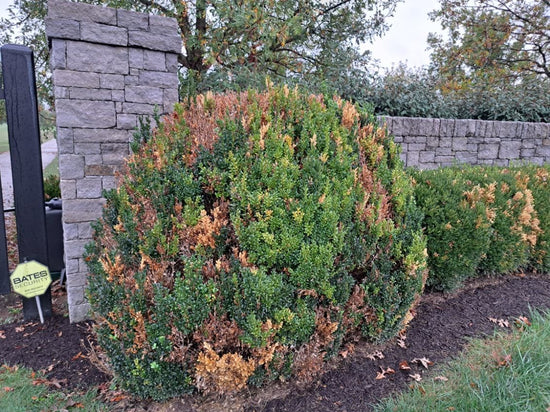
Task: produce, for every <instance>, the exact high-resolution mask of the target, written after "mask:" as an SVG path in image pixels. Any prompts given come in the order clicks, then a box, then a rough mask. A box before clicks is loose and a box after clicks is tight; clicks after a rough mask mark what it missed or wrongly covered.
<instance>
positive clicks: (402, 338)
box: [397, 333, 407, 349]
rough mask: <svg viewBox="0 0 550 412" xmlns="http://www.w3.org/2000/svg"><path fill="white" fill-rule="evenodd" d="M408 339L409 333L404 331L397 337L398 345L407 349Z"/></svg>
mask: <svg viewBox="0 0 550 412" xmlns="http://www.w3.org/2000/svg"><path fill="white" fill-rule="evenodd" d="M406 339H407V335H405V334H404V333H401V334H399V337H398V338H397V346H399V347H400V348H403V349H407V345H406V343H405V340H406Z"/></svg>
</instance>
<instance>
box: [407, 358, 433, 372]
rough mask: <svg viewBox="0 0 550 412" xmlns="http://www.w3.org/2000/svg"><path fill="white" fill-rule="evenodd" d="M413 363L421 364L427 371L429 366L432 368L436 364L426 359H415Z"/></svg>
mask: <svg viewBox="0 0 550 412" xmlns="http://www.w3.org/2000/svg"><path fill="white" fill-rule="evenodd" d="M411 362H412V363H421V364H422V366H424V367H425V368H426V369H428V366H432V365H433V364H434V363H433V362H432V361H431V360H429V359H428V358H426V357H423V358H414V359H413V360H412V361H411Z"/></svg>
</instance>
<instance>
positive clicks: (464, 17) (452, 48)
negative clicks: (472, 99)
mask: <svg viewBox="0 0 550 412" xmlns="http://www.w3.org/2000/svg"><path fill="white" fill-rule="evenodd" d="M440 2H441V5H440V8H439V9H438V10H436V11H434V12H432V13H431V15H430V17H431V18H432V20H434V21H438V22H440V23H441V25H442V27H443V29H444V30H446V31H447V34H448V36H447V37H446V38H445V37H443V36H441V35H436V34H430V36H429V39H428V42H429V45H430V48H431V49H432V64H433V66H434V68H435V69H436V70H437V71H438V73H439V75H440V76H441V78H442V80H443V82H444V85H445V87H447V88H448V89H455V90H456V89H460V88H468V87H470V86H475V87H480V85H483V87H484V88H488V87H490V86H491V85H492V86H493V87H494V88H496V89H498V88H499V87H502V86H503V85H515V84H518V83H520V82H523V81H532V80H533V78H537V79H539V81H544V82H548V81H550V0H476V1H472V0H440Z"/></svg>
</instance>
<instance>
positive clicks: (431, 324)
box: [0, 276, 550, 411]
mask: <svg viewBox="0 0 550 412" xmlns="http://www.w3.org/2000/svg"><path fill="white" fill-rule="evenodd" d="M529 307H532V308H539V309H546V308H550V277H549V276H546V277H536V276H526V277H517V276H509V277H505V278H501V279H499V280H493V281H484V282H483V283H478V284H470V285H469V286H468V287H467V288H466V289H465V290H463V291H461V292H459V293H456V294H453V295H443V294H427V295H425V296H424V297H423V299H422V302H421V303H420V305H419V307H418V308H417V315H416V317H415V319H414V320H413V321H412V322H411V324H410V325H409V328H408V330H407V335H406V340H405V343H406V346H407V347H406V348H401V347H399V346H398V345H397V342H396V341H393V342H389V343H387V344H385V345H383V346H379V347H374V346H372V345H367V344H361V345H359V347H358V348H357V352H356V353H355V354H353V355H351V356H348V357H347V358H346V359H344V360H342V359H341V358H340V360H339V363H338V364H337V365H336V366H334V367H332V368H331V369H330V370H329V371H327V372H326V373H325V375H324V376H322V377H321V378H319V379H318V381H316V382H314V383H313V384H312V385H309V386H308V387H306V388H298V387H296V386H294V385H292V384H277V385H272V386H271V387H270V388H267V389H260V390H252V391H250V392H249V393H245V394H240V395H238V396H235V397H234V398H231V399H225V400H224V401H216V400H212V399H207V398H200V397H192V398H183V399H180V400H175V401H172V402H167V403H164V404H155V403H150V402H145V403H141V404H139V403H133V406H132V407H133V408H136V406H137V405H140V406H139V407H138V408H137V409H138V410H154V411H158V410H182V409H181V408H179V406H178V405H180V406H182V407H183V406H184V405H185V409H186V410H191V409H196V410H215V409H219V410H243V409H244V410H247V411H261V410H264V411H358V410H360V411H366V410H369V408H370V406H371V405H372V404H373V403H375V402H376V401H377V400H379V399H380V398H383V397H385V396H387V395H388V394H390V393H392V392H394V391H397V390H401V389H403V388H406V387H407V386H408V384H409V383H410V382H411V380H412V379H411V378H410V376H409V375H411V374H415V373H419V374H421V375H422V374H424V373H426V369H424V368H423V367H422V366H420V365H417V364H414V363H412V360H413V359H414V358H422V357H426V358H428V359H429V360H430V361H432V362H434V364H435V365H437V364H440V363H442V362H443V361H445V360H448V359H449V358H450V357H452V356H454V355H456V354H457V353H458V352H459V351H460V350H461V349H462V348H463V347H464V345H465V344H466V342H467V338H469V337H477V336H483V335H486V334H489V335H490V334H492V333H493V331H494V330H495V328H499V326H497V325H496V324H495V323H493V322H491V321H490V320H489V318H494V319H497V320H498V319H503V320H508V321H509V322H510V324H512V323H513V320H514V319H515V318H517V317H518V316H529ZM0 331H1V332H0V364H2V363H6V364H10V365H14V364H19V365H24V366H27V367H30V368H32V369H34V370H45V371H46V375H47V377H48V378H50V379H56V380H58V381H62V382H64V381H63V380H64V379H66V382H64V383H63V385H64V386H66V387H68V388H74V387H82V388H90V387H92V386H94V385H99V384H102V383H103V384H104V383H106V382H108V380H109V377H108V376H107V375H105V374H103V373H102V372H101V371H100V370H98V369H97V368H96V367H95V366H94V364H92V363H91V362H90V360H89V358H88V353H87V352H86V349H85V347H89V345H88V341H89V340H91V339H92V338H91V336H90V327H89V323H87V322H83V323H76V324H70V323H69V320H68V318H67V317H65V316H62V315H55V316H54V317H53V318H51V319H50V320H48V321H47V322H46V323H45V324H44V325H41V324H40V323H39V322H33V323H28V322H18V323H12V324H6V325H2V326H0ZM375 350H381V351H382V352H383V354H384V358H383V359H377V360H371V359H369V358H367V355H368V354H369V353H373V352H374V351H375ZM403 360H406V361H408V363H409V365H410V367H411V368H412V369H411V370H410V371H403V370H400V369H399V363H400V362H401V361H403ZM388 367H390V368H392V369H394V370H395V371H396V373H395V374H391V375H387V377H386V378H385V379H381V380H376V379H375V378H376V375H377V373H378V372H379V371H380V368H388ZM134 410H135V409H134Z"/></svg>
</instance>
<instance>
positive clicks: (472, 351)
mask: <svg viewBox="0 0 550 412" xmlns="http://www.w3.org/2000/svg"><path fill="white" fill-rule="evenodd" d="M529 324H530V325H529ZM517 325H518V326H519V328H518V329H516V331H515V332H513V333H511V334H508V333H498V334H496V335H495V336H494V337H493V338H491V339H487V340H474V341H472V342H471V343H470V344H469V345H468V347H467V349H466V350H465V351H464V352H463V353H462V355H461V356H460V357H459V358H458V359H456V360H454V361H452V362H450V363H449V364H448V365H445V366H443V367H441V368H438V369H434V370H433V371H431V372H430V377H426V378H424V380H423V381H422V382H418V383H415V384H414V385H412V387H411V390H410V391H407V392H405V393H403V394H401V395H398V396H395V397H393V398H389V399H386V400H384V401H383V402H382V403H381V404H380V405H377V406H376V407H375V410H376V411H378V412H381V411H403V412H409V411H410V412H413V411H422V412H423V411H453V410H454V411H511V412H512V411H533V412H535V411H545V410H547V409H548V407H549V400H550V368H549V367H548V365H550V354H549V352H548V350H547V349H548V347H549V345H550V313H548V312H546V313H543V314H539V313H532V315H531V319H530V320H529V319H527V318H520V319H518V321H517Z"/></svg>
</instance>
